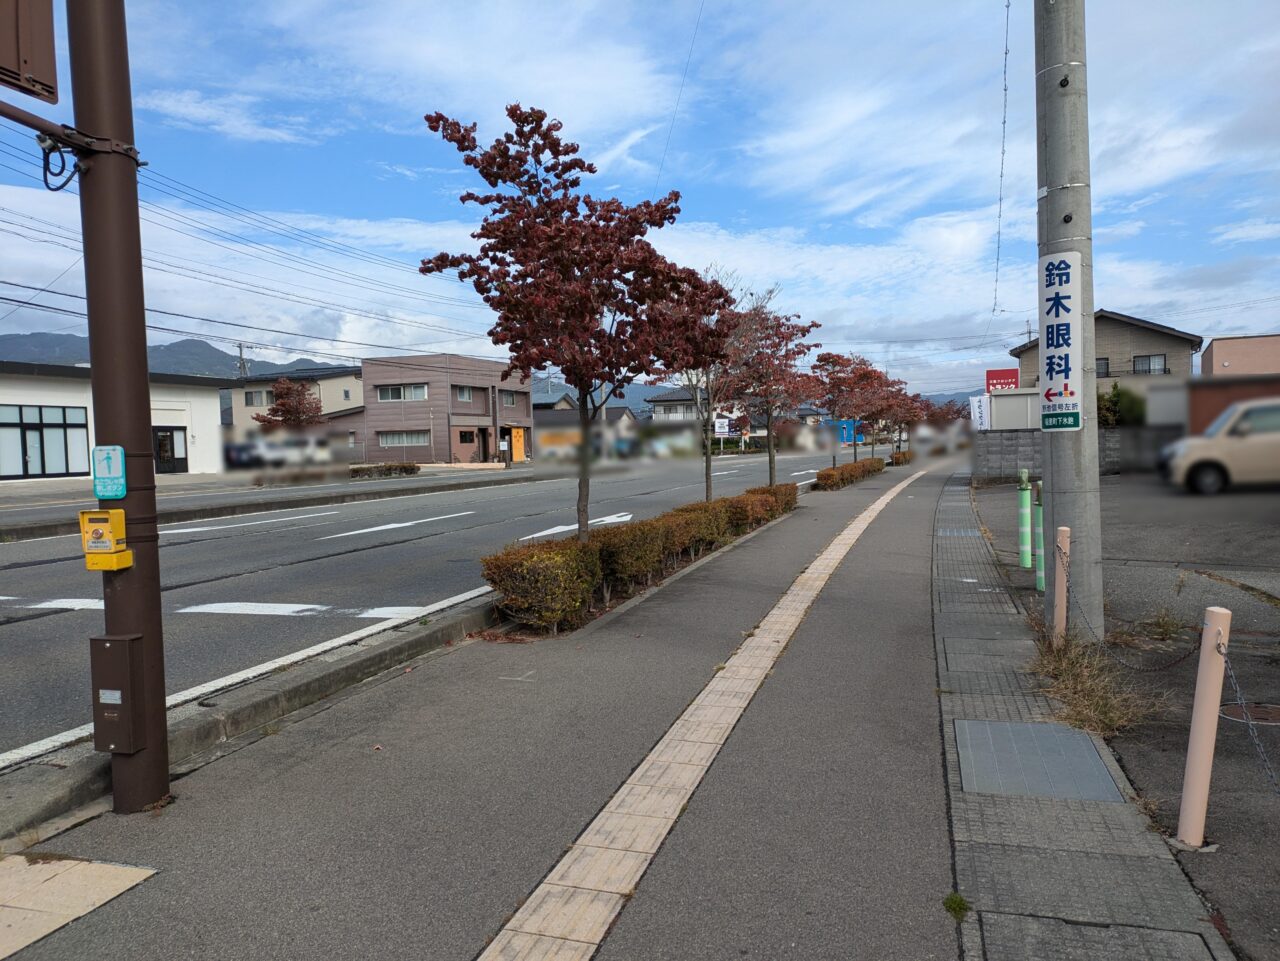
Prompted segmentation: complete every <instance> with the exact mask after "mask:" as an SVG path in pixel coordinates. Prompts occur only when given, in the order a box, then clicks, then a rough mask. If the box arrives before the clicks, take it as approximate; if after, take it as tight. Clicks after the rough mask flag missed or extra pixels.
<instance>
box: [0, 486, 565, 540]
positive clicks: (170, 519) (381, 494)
mask: <svg viewBox="0 0 1280 961" xmlns="http://www.w3.org/2000/svg"><path fill="white" fill-rule="evenodd" d="M562 479H563V478H557V477H493V478H484V479H468V480H457V481H449V482H448V483H445V484H432V485H430V486H426V487H423V488H421V489H406V488H403V487H390V488H383V489H377V488H373V489H370V490H363V491H344V492H342V493H333V494H315V495H312V496H309V497H294V498H289V499H287V500H257V501H245V502H244V503H240V504H220V505H213V506H210V507H183V508H179V509H176V510H171V511H165V510H162V511H159V512H157V523H160V524H169V523H173V524H180V523H183V522H185V521H201V520H211V519H212V518H215V517H236V516H237V515H240V514H256V513H261V512H263V511H272V510H281V511H287V510H295V509H302V508H306V507H324V506H325V505H327V504H354V503H359V502H361V501H374V500H386V499H389V498H392V497H419V496H421V495H423V494H434V493H436V492H449V491H465V490H478V489H480V488H485V487H507V486H509V485H511V484H532V483H535V482H537V481H543V480H562ZM353 483H359V481H355V482H353ZM79 532H80V522H79V520H78V519H75V520H70V519H69V520H65V521H46V522H43V523H40V524H14V525H12V526H9V527H0V544H7V543H11V542H14V541H25V540H31V539H33V538H36V537H58V536H60V535H63V534H78V533H79Z"/></svg>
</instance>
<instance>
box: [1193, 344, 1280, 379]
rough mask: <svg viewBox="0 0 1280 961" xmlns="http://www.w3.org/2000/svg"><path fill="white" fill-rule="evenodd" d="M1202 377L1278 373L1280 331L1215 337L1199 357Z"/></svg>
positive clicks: (1279, 365) (1279, 368) (1279, 369)
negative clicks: (1276, 332) (1277, 332)
mask: <svg viewBox="0 0 1280 961" xmlns="http://www.w3.org/2000/svg"><path fill="white" fill-rule="evenodd" d="M1200 374H1201V375H1202V376H1204V377H1238V376H1247V375H1249V374H1280V334H1251V335H1247V336H1241V337H1215V338H1213V340H1211V341H1209V346H1208V347H1206V348H1205V349H1204V353H1203V354H1202V355H1201V357H1200Z"/></svg>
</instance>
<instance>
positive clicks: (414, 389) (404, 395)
mask: <svg viewBox="0 0 1280 961" xmlns="http://www.w3.org/2000/svg"><path fill="white" fill-rule="evenodd" d="M426 399H427V385H426V384H395V385H394V386H391V387H379V388H378V400H426Z"/></svg>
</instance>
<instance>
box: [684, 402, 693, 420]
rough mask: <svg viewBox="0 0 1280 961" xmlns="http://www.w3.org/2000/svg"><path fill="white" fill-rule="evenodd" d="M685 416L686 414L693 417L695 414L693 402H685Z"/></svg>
mask: <svg viewBox="0 0 1280 961" xmlns="http://www.w3.org/2000/svg"><path fill="white" fill-rule="evenodd" d="M684 416H685V417H692V416H693V405H692V404H685V405H684Z"/></svg>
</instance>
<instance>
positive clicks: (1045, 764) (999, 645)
mask: <svg viewBox="0 0 1280 961" xmlns="http://www.w3.org/2000/svg"><path fill="white" fill-rule="evenodd" d="M933 598H934V629H935V632H936V638H937V656H938V666H939V671H938V678H939V681H938V684H939V688H940V690H941V694H942V715H943V721H944V724H943V735H944V742H945V744H946V755H947V784H948V791H949V794H950V798H951V819H952V829H953V832H954V837H955V858H956V888H957V890H958V891H959V892H960V894H961V895H963V896H964V898H965V899H966V900H967V901H968V902H969V903H970V904H971V905H972V908H973V910H974V912H975V913H974V914H973V915H970V917H969V920H967V921H966V923H965V924H964V925H962V931H963V941H964V948H965V956H966V957H980V958H985V959H988V961H1006V959H1007V961H1028V959H1044V961H1059V959H1062V961H1067V959H1074V958H1088V959H1089V961H1112V959H1115V961H1120V959H1133V958H1144V959H1147V958H1149V959H1163V961H1225V959H1229V958H1232V957H1233V955H1232V953H1231V951H1230V949H1229V948H1228V947H1227V945H1226V943H1225V942H1224V941H1223V940H1222V937H1221V936H1220V935H1219V934H1218V932H1217V930H1216V929H1215V928H1214V926H1213V925H1212V923H1211V922H1210V921H1209V909H1208V908H1207V907H1206V906H1205V904H1204V903H1203V902H1202V901H1201V900H1200V898H1199V896H1198V895H1197V894H1196V893H1195V891H1194V890H1193V889H1192V887H1191V884H1190V882H1189V881H1188V880H1187V878H1186V876H1185V875H1184V874H1183V873H1182V871H1181V869H1180V868H1179V866H1178V863H1177V862H1176V861H1175V860H1174V858H1173V855H1172V853H1171V852H1170V850H1169V848H1168V847H1167V846H1166V845H1165V843H1164V841H1163V840H1162V839H1161V838H1160V836H1159V835H1158V834H1156V833H1154V832H1153V831H1151V830H1150V828H1149V826H1148V822H1147V820H1146V818H1145V817H1143V816H1142V815H1141V814H1140V813H1139V811H1138V810H1137V808H1136V807H1135V806H1134V805H1133V804H1132V803H1131V802H1132V800H1133V791H1132V788H1131V787H1130V786H1129V783H1128V780H1127V779H1126V778H1125V775H1124V773H1123V772H1122V771H1121V770H1120V768H1119V766H1118V765H1117V763H1116V761H1115V759H1114V757H1113V756H1112V754H1111V752H1110V750H1109V749H1108V748H1107V746H1106V744H1105V743H1103V741H1102V739H1101V738H1097V737H1093V736H1090V735H1088V734H1085V733H1084V732H1082V731H1078V730H1075V729H1072V728H1068V727H1065V726H1063V725H1060V724H1057V723H1053V722H1052V720H1051V718H1052V716H1053V712H1054V705H1053V704H1052V703H1051V702H1050V701H1049V700H1048V699H1047V698H1045V697H1044V696H1043V695H1041V694H1037V693H1035V687H1036V685H1035V681H1034V678H1033V677H1031V676H1030V675H1029V674H1028V673H1027V665H1028V663H1029V662H1030V660H1031V658H1032V656H1033V654H1034V644H1033V642H1032V639H1031V634H1030V632H1029V630H1028V628H1027V625H1026V620H1025V615H1024V613H1023V612H1022V610H1021V609H1020V607H1019V605H1018V604H1017V602H1016V600H1015V597H1014V595H1013V593H1012V592H1011V591H1010V589H1009V587H1008V582H1007V581H1006V579H1005V578H1004V577H1003V575H1002V574H1001V572H1000V570H999V568H998V567H997V562H996V558H995V553H994V552H993V550H992V548H991V545H990V544H989V543H988V542H987V539H986V538H985V537H984V536H983V532H982V530H981V529H980V527H979V522H978V517H977V515H976V514H975V512H974V509H973V504H972V500H971V496H970V492H969V488H968V476H967V475H964V474H959V475H956V477H954V478H953V479H952V480H951V481H950V482H949V484H948V485H947V488H946V490H945V492H944V493H943V495H942V499H941V501H940V502H939V505H938V521H937V538H936V540H935V555H934V594H933Z"/></svg>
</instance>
